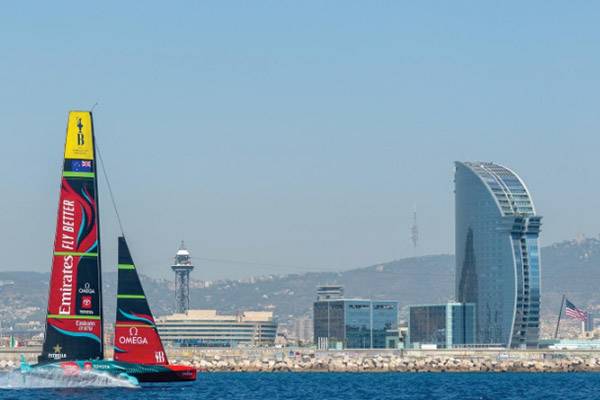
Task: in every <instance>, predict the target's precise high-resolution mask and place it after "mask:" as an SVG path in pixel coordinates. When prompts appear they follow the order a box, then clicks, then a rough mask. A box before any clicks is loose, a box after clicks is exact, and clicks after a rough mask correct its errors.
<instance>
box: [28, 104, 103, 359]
mask: <svg viewBox="0 0 600 400" xmlns="http://www.w3.org/2000/svg"><path fill="white" fill-rule="evenodd" d="M95 161H96V159H95V148H94V130H93V123H92V113H91V112H88V111H72V112H70V113H69V119H68V123H67V137H66V142H65V153H64V163H63V173H62V178H61V189H60V199H59V203H58V217H57V223H56V234H55V237H54V253H53V257H52V273H51V276H50V291H49V295H48V314H47V319H46V335H45V339H44V346H43V350H42V354H41V355H40V357H39V360H40V361H56V360H75V359H79V360H81V359H101V358H103V354H104V347H103V329H102V293H101V287H102V281H101V276H100V269H101V268H100V264H101V263H100V232H99V231H100V224H99V219H98V197H97V193H98V184H97V181H96V164H95Z"/></svg>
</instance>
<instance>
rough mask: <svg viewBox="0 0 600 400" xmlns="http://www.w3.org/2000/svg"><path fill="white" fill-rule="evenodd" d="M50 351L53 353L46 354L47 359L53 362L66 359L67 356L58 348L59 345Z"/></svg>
mask: <svg viewBox="0 0 600 400" xmlns="http://www.w3.org/2000/svg"><path fill="white" fill-rule="evenodd" d="M52 351H53V352H54V353H48V358H51V359H53V360H62V359H63V358H67V355H66V354H65V353H63V352H62V347H60V344H57V345H56V346H54V347H53V348H52Z"/></svg>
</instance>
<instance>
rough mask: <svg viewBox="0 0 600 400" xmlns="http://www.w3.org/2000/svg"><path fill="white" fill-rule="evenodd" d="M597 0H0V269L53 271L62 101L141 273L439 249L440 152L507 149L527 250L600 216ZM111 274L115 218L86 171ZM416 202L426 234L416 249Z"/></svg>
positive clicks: (568, 235) (443, 203)
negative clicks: (77, 114) (532, 210)
mask: <svg viewBox="0 0 600 400" xmlns="http://www.w3.org/2000/svg"><path fill="white" fill-rule="evenodd" d="M599 15H600V4H599V3H596V2H584V1H573V2H559V1H528V2H521V1H514V2H513V1H505V2H491V1H490V2H488V1H481V2H476V1H471V2H464V1H453V2H443V1H439V2H436V1H424V2H402V1H377V2H358V1H328V2H322V1H314V2H313V1H302V2H299V1H297V2H291V1H254V2H235V1H232V2H223V1H215V2H196V1H190V2H184V1H181V2H174V3H171V5H170V6H167V5H166V3H164V2H151V1H146V2H111V1H105V2H93V3H89V2H88V3H85V4H84V3H81V2H68V1H64V2H41V1H40V2H27V1H23V2H9V3H7V4H4V5H3V9H2V13H0V138H1V139H2V142H1V145H0V148H1V149H2V150H1V157H0V170H1V171H3V172H2V173H1V174H0V188H1V191H2V196H0V253H1V254H2V255H3V256H2V261H1V262H0V270H4V271H6V270H36V271H49V269H50V263H51V252H52V243H53V235H54V229H55V228H54V227H55V223H56V212H57V204H58V190H59V179H60V168H61V161H62V156H63V154H62V152H63V146H64V135H65V128H66V122H67V113H68V111H69V110H72V109H90V108H92V107H93V105H94V104H96V103H98V104H97V105H96V107H95V109H94V123H95V131H96V138H97V142H98V145H99V148H100V151H101V153H102V155H103V158H104V161H105V167H106V170H107V173H108V178H109V180H110V183H111V185H112V189H113V191H114V194H115V197H116V201H117V205H118V208H119V212H120V215H121V218H122V220H123V225H124V230H125V233H126V235H127V237H128V241H129V244H130V247H131V250H132V253H133V257H134V259H135V261H136V264H137V265H138V267H139V269H140V270H141V271H142V272H143V273H145V274H147V275H150V276H155V277H164V278H169V279H170V278H171V274H172V272H171V270H170V268H169V266H170V263H171V262H172V259H173V256H174V253H175V251H176V250H177V247H178V245H179V243H180V241H181V240H185V243H186V245H187V247H188V248H189V250H190V251H191V253H192V256H193V257H194V262H195V264H196V270H195V271H194V272H193V275H192V277H193V278H194V279H223V278H235V279H238V278H244V277H249V276H254V275H265V274H285V273H301V272H307V271H321V270H323V271H326V270H332V271H337V270H344V269H350V268H355V267H363V266H368V265H373V264H376V263H380V262H385V261H390V260H393V259H398V258H403V257H410V256H413V255H415V254H416V255H425V254H438V253H453V252H454V250H453V249H454V237H453V230H454V227H453V211H454V205H453V193H452V190H453V182H452V179H453V162H454V161H455V160H465V161H467V160H486V161H494V162H497V163H500V164H503V165H506V166H508V167H510V168H511V169H513V170H514V171H515V172H517V173H518V174H519V175H520V176H521V177H522V178H523V179H524V180H525V182H526V184H527V185H528V187H529V189H530V191H531V193H532V196H533V199H534V202H535V204H536V208H537V211H538V213H539V214H540V215H542V216H543V232H542V234H541V243H542V245H548V244H552V243H554V242H557V241H562V240H567V239H572V238H575V237H576V236H577V235H581V234H583V235H586V236H597V235H598V233H599V232H600V211H599V210H598V198H599V197H600V185H598V182H599V181H600V165H599V160H600V156H599V154H600V152H599V150H598V149H599V148H600V138H599V135H598V133H599V128H600V112H598V104H599V103H600V102H599V100H600V79H599V73H598V71H600V29H599V28H598V16H599ZM100 207H101V211H100V212H101V218H102V240H103V243H102V246H103V254H104V255H103V263H104V270H111V269H114V268H116V267H115V264H116V236H117V235H118V233H119V231H118V228H117V223H116V218H115V213H114V211H113V210H112V207H111V201H110V197H109V196H108V191H107V188H106V181H105V179H104V177H102V176H101V177H100ZM415 207H416V209H417V213H418V225H419V231H420V240H419V245H418V248H417V249H416V250H415V249H413V248H412V245H411V242H410V232H409V230H410V226H411V224H412V213H413V210H414V209H415Z"/></svg>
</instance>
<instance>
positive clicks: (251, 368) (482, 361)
mask: <svg viewBox="0 0 600 400" xmlns="http://www.w3.org/2000/svg"><path fill="white" fill-rule="evenodd" d="M178 363H179V364H183V365H189V366H194V367H196V368H197V369H198V370H199V371H203V372H592V371H600V357H593V358H582V357H571V358H561V359H546V360H520V359H516V360H512V359H507V360H502V359H493V358H479V357H478V358H469V357H461V358H456V357H452V356H446V357H445V356H425V357H418V358H412V357H399V356H395V355H386V354H382V355H375V356H366V357H360V356H359V357H356V356H349V355H347V354H346V355H337V356H328V357H311V356H309V355H303V356H299V357H284V358H282V359H273V358H268V357H265V358H262V359H256V360H249V359H239V360H236V359H223V358H222V357H220V356H218V355H215V356H213V357H210V358H201V357H194V358H193V359H192V360H191V361H188V360H181V361H178Z"/></svg>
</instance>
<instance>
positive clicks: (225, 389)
mask: <svg viewBox="0 0 600 400" xmlns="http://www.w3.org/2000/svg"><path fill="white" fill-rule="evenodd" d="M1 399H28V400H30V399H31V400H35V399H44V400H50V399H51V400H59V399H85V400H95V399H112V400H129V399H131V400H142V399H151V400H162V399H169V400H170V399H209V400H219V399H244V400H254V399H256V400H258V399H260V400H274V399H292V400H293V399H301V400H329V399H331V400H337V399H340V400H341V399H343V400H351V399H365V400H367V399H368V400H385V399H423V400H425V399H456V400H458V399H460V400H471V399H473V400H480V399H526V400H531V399H600V374H596V373H543V374H535V373H201V374H199V375H198V380H197V381H196V382H193V383H183V384H182V383H179V384H176V383H172V384H153V385H150V386H142V387H141V388H138V389H128V388H115V387H106V388H47V389H25V388H22V389H6V390H0V400H1Z"/></svg>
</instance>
